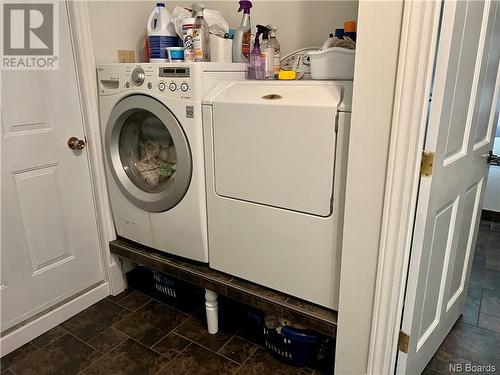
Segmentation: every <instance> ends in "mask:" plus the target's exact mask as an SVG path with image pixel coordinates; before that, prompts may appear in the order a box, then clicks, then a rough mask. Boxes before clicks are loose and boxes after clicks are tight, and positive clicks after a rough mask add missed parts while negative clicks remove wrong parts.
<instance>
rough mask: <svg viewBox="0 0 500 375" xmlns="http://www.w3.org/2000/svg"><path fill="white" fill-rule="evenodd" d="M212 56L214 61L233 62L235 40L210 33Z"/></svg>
mask: <svg viewBox="0 0 500 375" xmlns="http://www.w3.org/2000/svg"><path fill="white" fill-rule="evenodd" d="M210 58H211V60H212V62H219V63H231V62H233V40H232V39H224V38H221V37H220V36H217V35H213V34H210Z"/></svg>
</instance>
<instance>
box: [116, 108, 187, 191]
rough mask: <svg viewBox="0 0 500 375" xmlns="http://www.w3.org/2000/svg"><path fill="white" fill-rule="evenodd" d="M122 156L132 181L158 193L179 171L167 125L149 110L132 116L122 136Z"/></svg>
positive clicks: (143, 188)
mask: <svg viewBox="0 0 500 375" xmlns="http://www.w3.org/2000/svg"><path fill="white" fill-rule="evenodd" d="M120 138H121V139H120V143H121V147H120V158H121V160H122V163H123V166H124V169H125V171H126V173H127V175H128V176H129V177H130V179H131V180H132V182H134V184H135V185H136V186H138V187H139V188H140V189H142V190H145V191H148V192H157V191H159V190H160V189H162V186H161V185H163V184H165V183H166V182H168V180H169V179H170V178H172V177H173V176H174V174H175V170H176V165H177V153H176V150H175V145H174V143H173V140H172V137H171V136H170V133H169V132H168V130H167V128H166V127H165V125H164V124H163V123H162V122H161V121H160V120H159V119H158V118H157V117H156V116H154V115H152V114H151V113H149V112H142V113H136V114H134V115H132V116H131V117H130V118H129V119H128V120H127V123H126V125H125V126H124V128H123V130H122V133H121V136H120Z"/></svg>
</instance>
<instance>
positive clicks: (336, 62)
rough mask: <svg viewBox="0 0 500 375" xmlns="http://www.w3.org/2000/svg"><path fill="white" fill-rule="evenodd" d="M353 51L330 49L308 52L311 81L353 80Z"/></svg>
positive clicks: (338, 48) (337, 48) (354, 52)
mask: <svg viewBox="0 0 500 375" xmlns="http://www.w3.org/2000/svg"><path fill="white" fill-rule="evenodd" d="M355 54H356V51H355V50H352V49H346V48H340V47H332V48H328V49H325V50H322V51H312V52H309V53H308V55H309V58H310V60H311V78H312V79H353V78H354V56H355Z"/></svg>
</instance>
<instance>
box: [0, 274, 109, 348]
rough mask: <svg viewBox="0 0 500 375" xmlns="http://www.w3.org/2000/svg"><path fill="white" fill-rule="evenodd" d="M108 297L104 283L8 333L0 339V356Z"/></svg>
mask: <svg viewBox="0 0 500 375" xmlns="http://www.w3.org/2000/svg"><path fill="white" fill-rule="evenodd" d="M108 295H109V285H108V283H107V282H105V283H103V284H100V285H98V286H96V287H95V288H93V289H91V290H89V291H87V292H85V293H83V294H81V295H79V296H77V297H76V298H74V299H72V300H70V301H68V302H66V303H65V304H63V305H61V306H58V307H57V308H55V309H53V310H51V311H49V312H47V313H46V314H44V315H42V316H40V317H39V318H37V319H35V320H32V321H30V322H28V323H26V324H25V325H23V326H21V327H19V328H18V329H16V330H15V331H12V332H10V333H9V334H7V335H5V336H3V337H2V338H1V339H0V356H2V357H3V356H4V355H6V354H9V353H10V352H12V351H13V350H16V349H17V348H19V347H21V346H23V345H24V344H26V343H27V342H30V341H31V340H33V339H34V338H36V337H38V336H40V335H41V334H43V333H45V332H47V331H48V330H50V329H52V328H54V327H55V326H57V325H59V324H61V323H62V322H64V321H65V320H67V319H69V318H71V317H72V316H74V315H76V314H78V313H79V312H81V311H83V310H85V309H86V308H87V307H89V306H91V305H93V304H94V303H96V302H98V301H100V300H101V299H103V298H105V297H106V296H108Z"/></svg>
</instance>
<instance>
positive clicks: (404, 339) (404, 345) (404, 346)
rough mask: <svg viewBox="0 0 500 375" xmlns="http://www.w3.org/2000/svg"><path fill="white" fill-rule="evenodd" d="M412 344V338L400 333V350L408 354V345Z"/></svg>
mask: <svg viewBox="0 0 500 375" xmlns="http://www.w3.org/2000/svg"><path fill="white" fill-rule="evenodd" d="M409 342H410V336H408V334H407V333H405V332H403V331H399V339H398V350H399V351H400V352H403V353H408V344H409Z"/></svg>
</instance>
